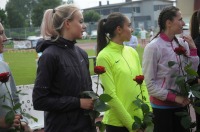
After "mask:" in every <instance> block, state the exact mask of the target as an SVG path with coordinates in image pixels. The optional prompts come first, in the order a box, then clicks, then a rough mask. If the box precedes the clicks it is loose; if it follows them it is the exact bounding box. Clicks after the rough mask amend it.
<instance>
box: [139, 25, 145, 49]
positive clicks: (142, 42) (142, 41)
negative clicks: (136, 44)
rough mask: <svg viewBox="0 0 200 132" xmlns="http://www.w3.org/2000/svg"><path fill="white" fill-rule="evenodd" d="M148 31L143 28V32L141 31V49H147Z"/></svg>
mask: <svg viewBox="0 0 200 132" xmlns="http://www.w3.org/2000/svg"><path fill="white" fill-rule="evenodd" d="M146 36H147V31H146V30H145V29H144V27H142V30H141V31H140V38H141V47H145V45H146V38H147V37H146Z"/></svg>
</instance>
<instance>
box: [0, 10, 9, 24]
mask: <svg viewBox="0 0 200 132" xmlns="http://www.w3.org/2000/svg"><path fill="white" fill-rule="evenodd" d="M0 22H1V23H2V24H3V25H4V27H6V28H7V27H8V23H7V16H6V12H5V10H3V9H0Z"/></svg>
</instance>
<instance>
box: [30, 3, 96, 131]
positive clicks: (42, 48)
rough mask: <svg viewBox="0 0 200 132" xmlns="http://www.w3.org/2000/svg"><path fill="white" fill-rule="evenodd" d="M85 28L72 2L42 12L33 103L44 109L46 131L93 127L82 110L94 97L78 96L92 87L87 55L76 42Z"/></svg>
mask: <svg viewBox="0 0 200 132" xmlns="http://www.w3.org/2000/svg"><path fill="white" fill-rule="evenodd" d="M85 28H86V26H85V24H84V22H83V15H82V13H81V11H80V9H78V8H77V7H75V6H73V5H62V6H59V7H56V8H55V9H48V10H46V12H45V14H44V17H43V22H42V25H41V34H42V35H43V39H44V41H42V42H41V43H40V45H39V47H37V50H38V52H42V56H41V57H40V58H39V61H38V69H37V77H36V81H35V86H34V90H33V105H34V108H35V109H36V110H42V111H45V127H44V129H45V132H94V131H96V129H95V128H94V126H92V121H91V119H90V117H89V115H85V113H84V112H85V111H86V110H91V109H93V100H92V99H86V98H81V96H80V94H81V93H82V92H83V91H89V90H92V83H91V78H90V74H89V62H88V55H87V53H86V52H85V51H83V50H82V49H80V48H79V47H77V46H76V45H75V43H76V39H80V38H82V33H83V32H84V31H85Z"/></svg>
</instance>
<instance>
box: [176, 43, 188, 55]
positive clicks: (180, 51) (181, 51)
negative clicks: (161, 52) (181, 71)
mask: <svg viewBox="0 0 200 132" xmlns="http://www.w3.org/2000/svg"><path fill="white" fill-rule="evenodd" d="M174 52H175V53H176V54H177V55H186V49H185V48H184V47H183V46H181V45H180V46H179V47H176V48H175V49H174Z"/></svg>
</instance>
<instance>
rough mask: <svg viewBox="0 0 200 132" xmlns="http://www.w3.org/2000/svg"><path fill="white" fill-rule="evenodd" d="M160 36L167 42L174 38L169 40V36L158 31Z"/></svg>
mask: <svg viewBox="0 0 200 132" xmlns="http://www.w3.org/2000/svg"><path fill="white" fill-rule="evenodd" d="M160 37H161V38H162V39H163V40H164V41H167V42H172V41H173V40H174V39H172V40H170V39H169V37H168V36H167V35H166V34H164V33H160Z"/></svg>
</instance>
